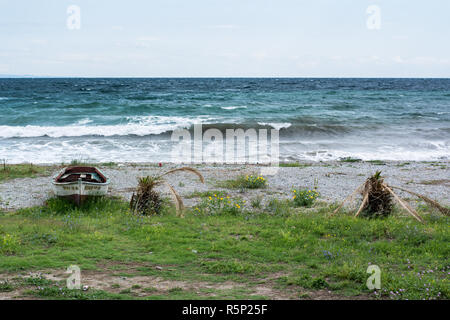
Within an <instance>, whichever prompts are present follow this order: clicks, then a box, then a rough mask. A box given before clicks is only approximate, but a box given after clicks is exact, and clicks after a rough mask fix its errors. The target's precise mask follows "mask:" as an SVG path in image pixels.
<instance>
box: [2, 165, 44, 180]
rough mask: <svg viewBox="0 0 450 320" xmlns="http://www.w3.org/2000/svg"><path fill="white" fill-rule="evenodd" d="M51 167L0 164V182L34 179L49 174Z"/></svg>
mask: <svg viewBox="0 0 450 320" xmlns="http://www.w3.org/2000/svg"><path fill="white" fill-rule="evenodd" d="M50 169H51V167H44V166H36V165H33V164H4V163H1V164H0V182H2V181H5V180H9V179H16V178H34V177H37V176H41V175H46V174H49V173H50Z"/></svg>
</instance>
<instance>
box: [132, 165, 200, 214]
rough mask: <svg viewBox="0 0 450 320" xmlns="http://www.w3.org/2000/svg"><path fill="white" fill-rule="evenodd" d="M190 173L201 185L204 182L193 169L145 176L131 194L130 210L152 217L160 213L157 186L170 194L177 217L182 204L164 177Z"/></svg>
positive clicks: (159, 198)
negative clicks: (183, 172) (165, 187)
mask: <svg viewBox="0 0 450 320" xmlns="http://www.w3.org/2000/svg"><path fill="white" fill-rule="evenodd" d="M181 171H185V172H191V173H193V174H195V175H197V176H198V177H199V179H200V182H201V183H204V182H205V179H204V178H203V176H202V174H201V173H200V172H199V171H198V170H197V169H194V168H190V167H183V168H177V169H172V170H169V171H167V172H165V173H163V174H161V175H158V176H147V177H143V178H139V183H138V187H137V190H136V194H135V193H133V195H132V197H131V201H130V208H131V210H132V211H133V212H134V213H139V214H144V215H152V214H158V213H159V212H160V211H161V206H162V200H161V196H160V194H159V193H158V192H157V191H156V190H155V188H156V187H157V186H159V185H165V186H167V188H168V189H169V191H170V194H171V196H172V198H173V200H174V203H175V208H176V211H177V214H178V215H182V214H183V210H184V203H183V199H182V198H181V196H180V195H179V194H178V192H177V191H176V190H175V189H174V188H173V187H172V186H171V185H170V184H169V183H168V182H167V181H166V180H164V178H163V177H164V176H166V175H168V174H172V173H175V172H181Z"/></svg>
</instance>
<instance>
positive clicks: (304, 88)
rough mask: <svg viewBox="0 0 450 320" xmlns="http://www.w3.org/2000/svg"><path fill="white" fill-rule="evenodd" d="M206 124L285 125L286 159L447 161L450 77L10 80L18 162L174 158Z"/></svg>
mask: <svg viewBox="0 0 450 320" xmlns="http://www.w3.org/2000/svg"><path fill="white" fill-rule="evenodd" d="M195 124H202V126H203V128H205V130H206V129H207V128H218V129H219V130H222V131H223V130H226V129H238V128H243V129H245V130H247V129H249V128H255V129H256V130H258V129H261V128H266V129H268V130H269V131H270V129H277V130H279V131H278V133H279V157H280V161H329V160H338V159H342V158H347V157H350V158H355V159H362V160H399V161H439V160H444V161H445V160H449V158H450V79H373V78H370V79H360V78H358V79H349V78H345V79H340V78H330V79H328V78H18V79H0V159H1V160H4V161H6V162H7V163H26V162H27V163H30V162H31V163H36V164H40V163H69V162H71V161H73V160H80V161H92V162H170V161H171V160H173V153H172V150H173V148H174V145H175V143H176V142H174V141H172V139H171V138H172V133H173V132H174V130H177V129H182V128H185V129H187V130H191V132H192V128H193V126H194V125H195Z"/></svg>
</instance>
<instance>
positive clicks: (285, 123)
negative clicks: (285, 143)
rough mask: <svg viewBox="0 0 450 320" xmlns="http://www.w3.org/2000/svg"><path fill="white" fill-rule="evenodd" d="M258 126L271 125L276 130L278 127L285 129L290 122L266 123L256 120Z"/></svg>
mask: <svg viewBox="0 0 450 320" xmlns="http://www.w3.org/2000/svg"><path fill="white" fill-rule="evenodd" d="M258 124H259V125H260V126H271V127H272V128H274V129H276V130H280V129H283V128H284V129H286V128H289V127H290V126H291V125H292V124H291V123H289V122H283V123H267V122H258Z"/></svg>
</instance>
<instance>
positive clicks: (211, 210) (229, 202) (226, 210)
mask: <svg viewBox="0 0 450 320" xmlns="http://www.w3.org/2000/svg"><path fill="white" fill-rule="evenodd" d="M243 203H244V202H243V201H242V200H241V199H231V198H230V197H229V196H222V195H220V194H219V195H217V194H214V195H212V196H209V197H207V198H204V199H203V200H202V202H201V203H200V205H198V206H197V207H195V209H194V213H199V214H206V215H225V214H228V215H238V214H240V213H241V212H242V207H243Z"/></svg>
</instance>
